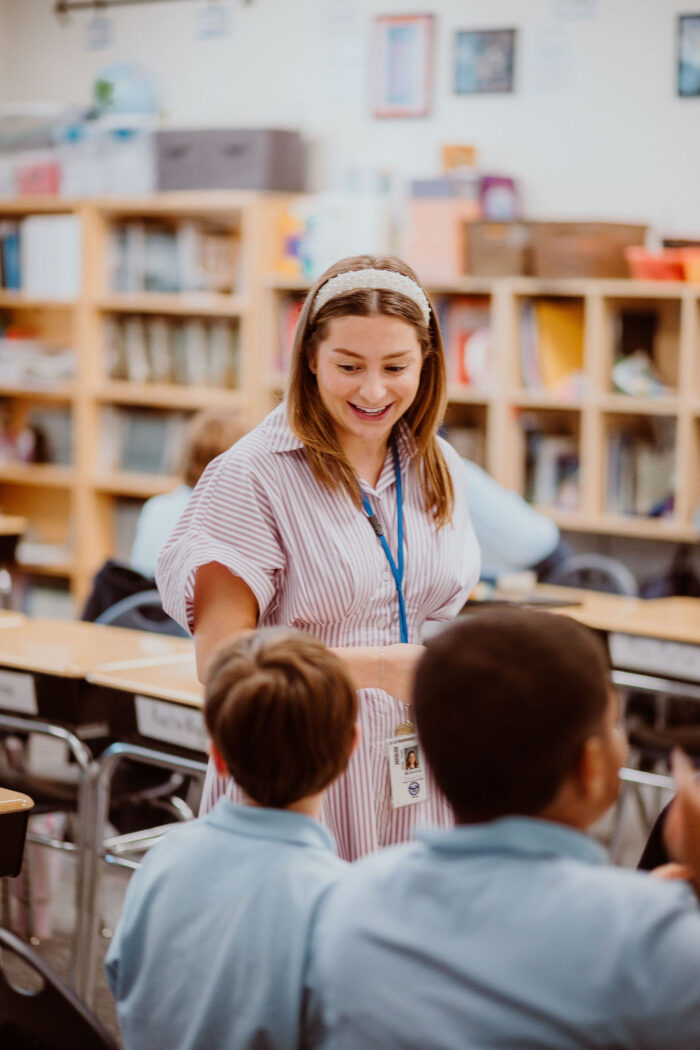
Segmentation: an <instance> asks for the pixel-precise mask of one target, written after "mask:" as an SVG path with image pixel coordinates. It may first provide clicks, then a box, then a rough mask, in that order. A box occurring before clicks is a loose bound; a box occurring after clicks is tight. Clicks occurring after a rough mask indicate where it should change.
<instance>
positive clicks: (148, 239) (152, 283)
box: [143, 226, 182, 292]
mask: <svg viewBox="0 0 700 1050" xmlns="http://www.w3.org/2000/svg"><path fill="white" fill-rule="evenodd" d="M143 290H144V291H145V292H179V291H181V290H182V283H181V277H180V273H179V270H178V255H177V236H176V234H174V233H173V231H172V230H169V229H162V228H160V227H158V226H147V227H146V233H145V238H144V247H143Z"/></svg>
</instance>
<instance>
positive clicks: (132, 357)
mask: <svg viewBox="0 0 700 1050" xmlns="http://www.w3.org/2000/svg"><path fill="white" fill-rule="evenodd" d="M124 353H125V357H126V374H127V378H128V379H129V380H130V381H131V382H132V383H148V382H150V380H151V364H150V361H149V359H148V346H147V344H146V326H145V324H144V320H143V317H126V318H124Z"/></svg>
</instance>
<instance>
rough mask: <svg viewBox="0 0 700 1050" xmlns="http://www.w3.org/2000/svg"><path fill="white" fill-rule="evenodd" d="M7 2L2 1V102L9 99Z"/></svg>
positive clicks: (0, 78)
mask: <svg viewBox="0 0 700 1050" xmlns="http://www.w3.org/2000/svg"><path fill="white" fill-rule="evenodd" d="M7 2H8V0H0V102H1V101H2V100H3V99H5V98H6V97H7V91H8V87H7V72H8V71H7V11H8V7H7Z"/></svg>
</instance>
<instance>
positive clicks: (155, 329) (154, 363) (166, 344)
mask: <svg viewBox="0 0 700 1050" xmlns="http://www.w3.org/2000/svg"><path fill="white" fill-rule="evenodd" d="M144 329H145V336H146V347H147V356H148V363H149V365H150V369H149V371H150V375H149V379H150V380H151V382H153V383H172V381H173V355H172V350H171V346H170V325H169V324H168V322H167V321H166V319H165V318H164V317H148V318H147V319H146V320H145V321H144Z"/></svg>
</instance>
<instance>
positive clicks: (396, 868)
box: [333, 842, 424, 909]
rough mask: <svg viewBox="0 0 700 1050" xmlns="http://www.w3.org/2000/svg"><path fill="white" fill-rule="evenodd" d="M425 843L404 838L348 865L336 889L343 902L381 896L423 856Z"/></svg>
mask: <svg viewBox="0 0 700 1050" xmlns="http://www.w3.org/2000/svg"><path fill="white" fill-rule="evenodd" d="M423 852H424V847H423V846H422V845H421V843H419V842H404V843H400V844H398V845H395V846H387V847H385V848H384V849H381V850H378V851H377V852H376V853H371V854H369V855H368V856H366V857H362V858H361V859H360V860H356V861H355V862H354V863H353V864H349V865H346V868H345V870H344V871H343V872H341V877H340V878H339V879H338V882H337V886H336V887H335V888H334V890H333V897H334V898H335V897H337V898H338V900H339V902H340V903H339V906H340V907H341V908H342V909H344V908H346V907H350V902H351V901H353V900H357V901H358V902H361V901H362V900H363V898H366V897H367V895H368V894H370V893H376V894H378V895H380V896H381V894H382V893H384V892H385V891H387V890H389V892H391V888H392V887H393V886H395V885H396V878H397V873H405V872H407V871H408V870H409V869H410V868H411V866H412V863H413V862H414V861H415V860H416V859H417V858H418V857H420V856H421V854H422V853H423Z"/></svg>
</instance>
